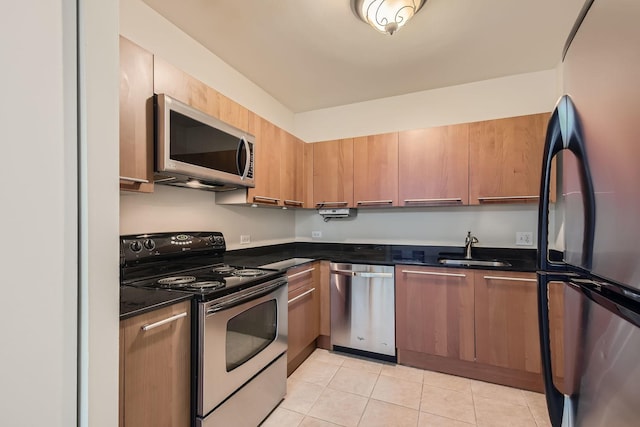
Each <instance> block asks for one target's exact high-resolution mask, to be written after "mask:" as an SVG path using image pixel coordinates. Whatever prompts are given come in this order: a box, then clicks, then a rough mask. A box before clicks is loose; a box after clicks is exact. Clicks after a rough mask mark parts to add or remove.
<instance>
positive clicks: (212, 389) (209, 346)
mask: <svg viewBox="0 0 640 427" xmlns="http://www.w3.org/2000/svg"><path fill="white" fill-rule="evenodd" d="M286 285H287V280H286V278H285V277H281V278H278V279H275V280H271V281H269V282H265V283H262V284H260V285H256V286H254V287H252V288H249V289H245V290H244V291H241V292H238V293H235V294H232V295H228V296H226V297H223V298H220V299H218V300H214V301H210V302H206V303H201V304H199V307H198V322H199V325H198V326H199V328H198V330H199V332H198V334H199V340H198V345H199V349H198V350H199V351H198V357H199V360H198V377H197V381H198V393H197V394H198V407H197V415H198V416H199V417H204V416H206V415H207V414H208V413H209V412H211V411H212V410H213V409H215V408H216V407H217V406H218V405H220V404H221V403H222V402H223V401H224V400H225V399H226V398H227V397H229V396H230V395H231V394H233V393H234V392H235V391H236V390H237V389H239V388H240V387H242V386H243V385H244V384H245V383H247V382H248V381H249V380H250V379H251V378H253V377H254V376H255V375H256V374H258V373H259V372H260V371H261V370H263V369H264V368H265V367H266V366H267V365H269V364H270V363H271V362H272V361H273V360H275V359H276V358H277V357H278V356H280V355H282V354H283V353H284V352H286V350H287V286H286Z"/></svg>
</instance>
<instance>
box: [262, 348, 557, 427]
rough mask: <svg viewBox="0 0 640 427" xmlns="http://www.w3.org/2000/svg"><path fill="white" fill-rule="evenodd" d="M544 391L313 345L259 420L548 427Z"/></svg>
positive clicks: (280, 425) (267, 424) (293, 426)
mask: <svg viewBox="0 0 640 427" xmlns="http://www.w3.org/2000/svg"><path fill="white" fill-rule="evenodd" d="M550 425H551V424H550V423H549V419H548V416H547V409H546V403H545V399H544V395H542V394H540V393H533V392H529V391H524V390H519V389H515V388H510V387H504V386H500V385H495V384H489V383H485V382H481V381H475V380H470V379H467V378H461V377H456V376H453V375H446V374H440V373H437V372H430V371H423V370H421V369H415V368H410V367H407V366H400V365H393V364H389V363H385V362H378V361H373V360H370V359H363V358H358V357H355V356H349V355H345V354H342V353H334V352H329V351H327V350H321V349H317V350H316V351H315V352H314V353H313V354H312V355H311V356H310V357H309V358H308V359H307V360H306V361H305V362H304V363H303V364H302V365H300V367H299V368H298V369H297V370H296V371H295V372H294V373H293V374H292V375H291V376H290V377H289V379H288V380H287V396H286V397H285V399H284V400H283V401H282V403H281V404H280V405H279V406H278V408H276V409H275V411H273V412H272V413H271V415H270V416H269V417H268V418H267V419H266V420H265V421H264V423H263V424H262V426H263V427H298V426H300V427H312V426H316V427H331V426H334V427H335V426H345V427H356V426H360V427H377V426H380V427H383V426H384V427H396V426H397V427H404V426H407V427H408V426H411V427H430V426H433V427H469V426H479V427H501V426H508V427H529V426H531V427H543V426H544V427H550Z"/></svg>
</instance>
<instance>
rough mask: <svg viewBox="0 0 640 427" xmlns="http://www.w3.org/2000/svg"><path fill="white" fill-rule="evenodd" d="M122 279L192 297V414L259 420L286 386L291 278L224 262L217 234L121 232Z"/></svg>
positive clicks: (217, 421)
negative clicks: (129, 233)
mask: <svg viewBox="0 0 640 427" xmlns="http://www.w3.org/2000/svg"><path fill="white" fill-rule="evenodd" d="M120 248H121V249H120V250H121V253H120V257H121V266H122V271H121V285H123V286H135V287H138V288H146V289H149V291H150V292H153V290H154V289H163V290H170V291H172V292H181V293H188V294H190V295H192V296H193V301H194V302H193V304H194V305H193V307H194V312H195V313H196V315H195V316H194V324H193V325H192V326H193V329H192V330H193V338H194V339H193V340H192V342H193V343H194V345H193V349H192V351H193V358H192V359H193V390H194V401H193V405H192V406H193V419H194V425H196V426H198V427H200V426H203V427H210V426H214V425H215V426H220V425H233V426H251V427H253V426H256V425H258V424H259V423H260V422H261V421H262V420H263V419H264V418H265V417H266V416H267V415H268V414H269V413H270V412H271V411H272V410H273V409H274V408H275V407H276V406H277V405H278V403H279V402H280V401H281V400H282V399H283V398H284V394H285V392H286V354H285V353H286V350H287V279H286V276H285V275H284V274H283V273H280V272H278V271H273V270H266V269H260V268H246V267H242V266H231V265H228V264H225V263H224V262H223V254H224V252H225V250H226V245H225V241H224V237H223V235H222V234H221V233H218V232H181V233H156V234H144V235H127V236H121V241H120Z"/></svg>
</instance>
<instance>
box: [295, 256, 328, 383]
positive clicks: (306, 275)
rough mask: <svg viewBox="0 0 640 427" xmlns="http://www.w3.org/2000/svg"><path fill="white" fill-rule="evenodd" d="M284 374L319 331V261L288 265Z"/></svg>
mask: <svg viewBox="0 0 640 427" xmlns="http://www.w3.org/2000/svg"><path fill="white" fill-rule="evenodd" d="M287 279H288V280H289V304H288V305H289V320H288V324H289V331H288V349H287V375H291V373H292V372H293V371H295V369H296V368H297V367H298V366H300V364H301V363H302V362H303V361H304V360H305V359H306V358H307V357H309V355H310V354H311V353H312V352H313V350H314V349H315V348H316V338H318V335H319V334H320V286H319V281H320V268H319V263H318V262H313V263H311V264H304V265H301V266H299V267H294V268H290V269H289V270H288V271H287Z"/></svg>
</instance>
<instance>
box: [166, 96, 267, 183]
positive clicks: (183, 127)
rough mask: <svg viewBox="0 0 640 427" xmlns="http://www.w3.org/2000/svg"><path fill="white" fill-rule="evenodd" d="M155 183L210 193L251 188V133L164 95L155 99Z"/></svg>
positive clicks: (252, 145) (252, 146)
mask: <svg viewBox="0 0 640 427" xmlns="http://www.w3.org/2000/svg"><path fill="white" fill-rule="evenodd" d="M155 112H156V132H155V145H156V150H155V152H156V162H155V179H154V181H155V183H157V184H168V185H175V186H180V187H189V188H198V189H203V190H210V191H225V190H234V189H237V188H241V187H254V186H255V184H254V181H253V171H254V163H253V162H254V156H253V152H254V151H253V149H254V143H255V137H254V136H253V135H249V134H248V133H246V132H244V131H242V130H240V129H237V128H235V127H233V126H231V125H229V124H227V123H224V122H223V121H221V120H218V119H216V118H215V117H212V116H210V115H208V114H206V113H204V112H202V111H200V110H197V109H195V108H193V107H191V106H189V105H187V104H184V103H182V102H180V101H178V100H176V99H174V98H171V97H170V96H168V95H165V94H160V95H156V97H155Z"/></svg>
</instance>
